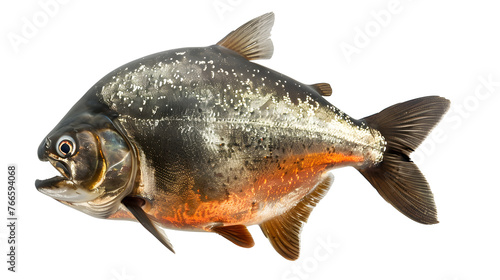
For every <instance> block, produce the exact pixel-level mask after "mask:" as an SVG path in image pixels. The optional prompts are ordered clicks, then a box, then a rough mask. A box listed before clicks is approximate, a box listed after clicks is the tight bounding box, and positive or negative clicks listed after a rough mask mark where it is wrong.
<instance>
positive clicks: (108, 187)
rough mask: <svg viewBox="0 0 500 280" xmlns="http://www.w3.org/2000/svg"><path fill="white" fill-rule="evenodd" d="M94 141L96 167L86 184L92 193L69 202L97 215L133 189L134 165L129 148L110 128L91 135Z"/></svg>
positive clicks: (109, 211) (108, 211) (101, 215)
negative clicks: (78, 200)
mask: <svg viewBox="0 0 500 280" xmlns="http://www.w3.org/2000/svg"><path fill="white" fill-rule="evenodd" d="M95 139H96V143H97V146H98V147H97V152H98V153H97V157H96V160H97V169H96V172H95V174H94V177H93V178H92V180H91V181H90V182H89V185H88V186H87V187H86V189H87V190H89V191H90V192H92V193H93V195H91V196H87V201H84V202H76V203H72V205H71V206H72V207H74V208H76V209H78V210H80V211H82V212H85V213H87V214H89V215H92V216H96V217H99V218H106V217H108V216H109V215H111V214H113V213H114V212H116V211H117V209H118V207H119V205H120V203H121V200H122V199H123V198H124V197H125V196H127V195H128V194H129V193H130V192H131V191H132V188H133V182H134V180H135V174H136V166H135V161H134V156H133V154H134V153H133V150H132V148H131V147H130V146H129V145H128V144H127V142H126V141H125V139H124V138H123V137H122V136H121V135H120V134H119V133H118V132H117V131H116V130H113V129H103V130H100V131H98V132H97V133H96V134H95Z"/></svg>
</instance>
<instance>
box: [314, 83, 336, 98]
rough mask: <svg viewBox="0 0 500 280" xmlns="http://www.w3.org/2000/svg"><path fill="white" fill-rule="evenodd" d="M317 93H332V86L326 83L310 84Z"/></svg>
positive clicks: (326, 94) (324, 94)
mask: <svg viewBox="0 0 500 280" xmlns="http://www.w3.org/2000/svg"><path fill="white" fill-rule="evenodd" d="M311 86H312V87H313V88H314V89H315V90H316V91H317V92H318V93H319V94H321V95H323V96H330V95H332V92H333V91H332V86H330V84H328V83H318V84H312V85H311Z"/></svg>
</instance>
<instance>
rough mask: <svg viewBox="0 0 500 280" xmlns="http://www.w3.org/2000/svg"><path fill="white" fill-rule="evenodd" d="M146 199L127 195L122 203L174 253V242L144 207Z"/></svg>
mask: <svg viewBox="0 0 500 280" xmlns="http://www.w3.org/2000/svg"><path fill="white" fill-rule="evenodd" d="M144 203H145V202H144V200H143V199H142V198H139V197H128V196H127V197H125V198H124V199H123V200H122V204H123V205H125V207H127V209H128V210H129V211H130V213H132V215H134V217H135V218H136V219H137V221H139V223H141V224H142V225H143V226H144V227H145V228H146V229H147V230H148V231H149V232H151V233H152V234H153V235H154V237H156V239H158V240H159V241H160V242H161V244H163V245H165V247H167V248H168V249H169V250H170V251H172V252H173V253H174V254H175V252H174V248H173V247H172V244H170V241H169V240H168V238H167V236H166V235H165V233H164V232H163V230H162V229H161V228H159V227H158V226H157V225H155V224H154V222H153V221H151V220H150V219H149V217H148V215H147V214H146V212H144V210H143V209H142V206H143V205H144Z"/></svg>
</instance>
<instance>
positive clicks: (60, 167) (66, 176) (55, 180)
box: [35, 158, 73, 190]
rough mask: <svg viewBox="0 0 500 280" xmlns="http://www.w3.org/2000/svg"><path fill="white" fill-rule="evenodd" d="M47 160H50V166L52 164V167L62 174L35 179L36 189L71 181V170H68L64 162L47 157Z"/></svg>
mask: <svg viewBox="0 0 500 280" xmlns="http://www.w3.org/2000/svg"><path fill="white" fill-rule="evenodd" d="M48 161H49V162H50V164H52V166H54V168H55V169H56V170H57V171H59V173H61V175H62V176H54V177H52V178H49V179H46V180H38V179H37V180H36V181H35V187H36V188H37V189H38V190H40V189H43V188H47V187H53V186H56V185H58V184H60V183H61V182H63V181H72V180H73V178H72V177H73V176H72V175H71V172H70V171H69V168H68V166H67V165H66V164H65V163H63V162H60V161H57V160H54V159H51V158H49V159H48Z"/></svg>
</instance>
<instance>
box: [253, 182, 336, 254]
mask: <svg viewBox="0 0 500 280" xmlns="http://www.w3.org/2000/svg"><path fill="white" fill-rule="evenodd" d="M332 182H333V175H331V174H327V177H326V178H324V179H323V181H321V182H320V183H319V184H318V185H317V186H316V187H315V188H314V190H313V191H312V192H310V193H309V194H307V195H306V196H305V197H304V198H303V199H302V200H301V201H300V202H299V203H297V205H295V207H293V208H292V209H290V210H288V211H287V212H285V213H283V214H281V215H280V216H278V217H275V218H273V219H271V220H268V221H266V222H264V223H262V224H260V228H261V229H262V232H263V233H264V235H265V236H266V237H267V238H268V239H269V242H271V245H273V247H274V249H275V250H276V251H277V252H278V253H279V254H280V255H282V256H283V257H284V258H285V259H288V260H296V259H298V257H299V253H300V236H299V235H300V232H301V230H302V227H303V226H304V224H305V223H306V222H307V219H308V218H309V215H310V214H311V212H312V210H313V209H314V207H315V206H316V204H317V203H318V202H319V201H320V200H321V199H322V198H323V197H324V196H325V195H326V193H327V192H328V190H329V189H330V186H331V184H332Z"/></svg>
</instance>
